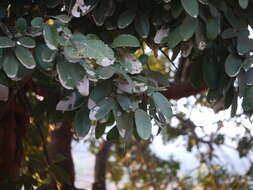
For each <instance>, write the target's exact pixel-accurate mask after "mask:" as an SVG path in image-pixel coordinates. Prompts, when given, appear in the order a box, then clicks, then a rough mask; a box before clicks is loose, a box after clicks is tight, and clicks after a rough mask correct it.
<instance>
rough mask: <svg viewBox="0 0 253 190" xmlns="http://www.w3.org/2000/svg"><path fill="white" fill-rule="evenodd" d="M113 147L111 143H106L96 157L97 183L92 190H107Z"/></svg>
mask: <svg viewBox="0 0 253 190" xmlns="http://www.w3.org/2000/svg"><path fill="white" fill-rule="evenodd" d="M111 145H112V143H111V142H109V141H105V142H104V143H103V144H102V145H101V147H100V150H99V151H98V153H97V155H96V162H95V175H94V177H95V181H94V183H93V186H92V190H106V170H107V162H108V157H109V152H110V148H111Z"/></svg>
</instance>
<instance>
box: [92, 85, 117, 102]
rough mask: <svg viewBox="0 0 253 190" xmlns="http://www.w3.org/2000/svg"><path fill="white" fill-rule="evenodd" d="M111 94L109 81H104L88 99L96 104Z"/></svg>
mask: <svg viewBox="0 0 253 190" xmlns="http://www.w3.org/2000/svg"><path fill="white" fill-rule="evenodd" d="M111 92H112V84H111V83H110V82H109V81H104V82H102V83H101V84H99V85H98V86H96V87H95V88H93V90H92V91H91V94H90V99H92V101H93V102H95V103H96V104H97V103H98V102H100V101H101V100H103V99H104V98H105V97H107V96H109V95H110V94H111Z"/></svg>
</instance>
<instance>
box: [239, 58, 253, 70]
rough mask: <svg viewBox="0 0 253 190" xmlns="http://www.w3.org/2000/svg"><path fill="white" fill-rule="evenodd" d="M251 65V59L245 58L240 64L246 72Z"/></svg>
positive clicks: (252, 60)
mask: <svg viewBox="0 0 253 190" xmlns="http://www.w3.org/2000/svg"><path fill="white" fill-rule="evenodd" d="M252 64H253V57H247V58H246V59H244V61H243V63H242V68H243V69H244V70H245V71H247V70H249V68H250V67H251V65H252Z"/></svg>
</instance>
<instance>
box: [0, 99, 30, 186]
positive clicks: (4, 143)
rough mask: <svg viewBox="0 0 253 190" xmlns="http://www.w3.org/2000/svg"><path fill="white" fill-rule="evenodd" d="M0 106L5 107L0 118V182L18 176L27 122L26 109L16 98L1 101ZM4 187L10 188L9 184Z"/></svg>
mask: <svg viewBox="0 0 253 190" xmlns="http://www.w3.org/2000/svg"><path fill="white" fill-rule="evenodd" d="M6 105H8V106H6ZM1 107H4V108H5V110H4V111H5V112H4V113H2V114H1V115H2V117H1V118H0V183H2V182H4V181H12V180H14V179H15V178H16V177H18V176H19V169H20V165H21V161H22V158H23V146H22V140H23V138H24V136H25V131H26V126H27V124H28V122H29V115H28V111H27V109H24V107H23V106H21V105H20V104H19V103H18V100H17V98H13V99H12V100H11V102H7V103H4V104H3V103H2V104H1ZM7 184H8V183H7ZM5 187H6V188H7V189H11V188H10V187H9V185H7V186H5ZM1 189H4V187H1Z"/></svg>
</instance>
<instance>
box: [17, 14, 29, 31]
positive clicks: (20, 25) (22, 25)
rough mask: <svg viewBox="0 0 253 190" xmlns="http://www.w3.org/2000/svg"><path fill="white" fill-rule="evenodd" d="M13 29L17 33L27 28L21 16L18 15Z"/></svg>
mask: <svg viewBox="0 0 253 190" xmlns="http://www.w3.org/2000/svg"><path fill="white" fill-rule="evenodd" d="M15 29H16V31H17V32H19V33H24V32H26V30H27V22H26V20H25V19H24V18H23V17H19V18H18V19H17V20H16V23H15Z"/></svg>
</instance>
